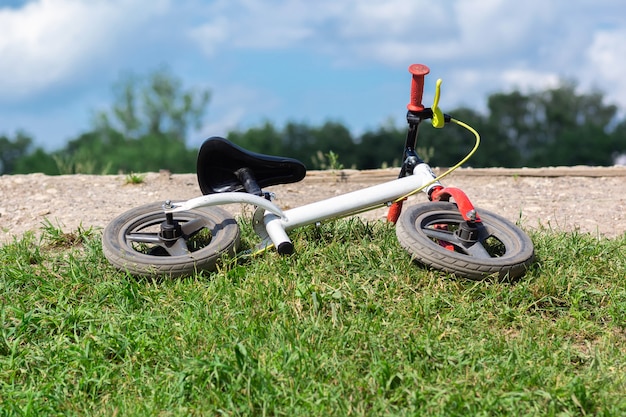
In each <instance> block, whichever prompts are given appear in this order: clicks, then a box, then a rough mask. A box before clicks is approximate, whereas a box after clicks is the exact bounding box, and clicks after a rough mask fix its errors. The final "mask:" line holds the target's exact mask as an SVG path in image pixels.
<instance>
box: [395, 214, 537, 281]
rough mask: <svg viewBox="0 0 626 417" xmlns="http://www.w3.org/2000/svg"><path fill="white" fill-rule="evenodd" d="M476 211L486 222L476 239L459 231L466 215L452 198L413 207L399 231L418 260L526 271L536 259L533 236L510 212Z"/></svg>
mask: <svg viewBox="0 0 626 417" xmlns="http://www.w3.org/2000/svg"><path fill="white" fill-rule="evenodd" d="M476 211H477V212H478V214H479V216H480V219H481V222H480V223H477V225H478V227H477V229H475V232H476V233H477V238H476V239H475V242H474V243H467V240H468V239H465V240H464V239H463V238H461V237H460V236H459V233H455V231H456V230H458V229H459V226H460V225H462V224H464V223H465V221H464V219H463V217H462V216H461V213H460V212H459V210H458V208H457V206H456V204H454V203H450V202H430V203H421V204H416V205H413V206H410V207H407V208H406V210H405V211H403V213H402V215H401V216H400V219H399V220H398V223H397V224H396V235H397V237H398V240H399V241H400V244H401V245H402V247H403V248H405V249H406V250H407V251H408V252H409V253H410V254H411V255H412V256H413V258H414V259H415V260H417V261H418V262H420V263H422V264H424V265H426V266H429V267H432V268H435V269H439V270H443V271H446V272H449V273H452V274H454V275H456V276H462V277H466V278H471V279H480V278H483V277H486V276H489V275H493V274H498V276H499V277H500V278H505V277H507V276H508V277H509V278H519V277H521V276H523V275H524V274H525V272H526V270H527V269H528V267H529V266H530V265H531V264H532V262H533V260H534V248H533V243H532V241H531V240H530V238H529V237H528V236H527V235H526V234H525V233H524V232H523V231H522V230H520V229H519V228H518V227H517V226H515V225H514V224H513V223H511V222H510V221H508V220H506V219H505V218H503V217H501V216H499V215H497V214H495V213H491V212H489V211H487V210H482V209H478V208H477V209H476ZM442 226H443V227H442ZM436 227H437V228H436ZM442 245H448V246H449V248H446V247H444V246H442ZM452 248H453V250H451V249H452Z"/></svg>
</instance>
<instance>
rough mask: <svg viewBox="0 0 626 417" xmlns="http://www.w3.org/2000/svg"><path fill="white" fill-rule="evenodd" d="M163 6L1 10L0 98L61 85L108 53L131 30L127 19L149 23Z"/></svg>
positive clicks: (127, 1) (126, 0)
mask: <svg viewBox="0 0 626 417" xmlns="http://www.w3.org/2000/svg"><path fill="white" fill-rule="evenodd" d="M142 3H143V4H142ZM146 4H149V5H150V7H143V6H145V5H146ZM166 6H167V1H156V2H155V1H150V0H146V1H143V2H138V1H131V0H118V1H105V0H93V1H88V2H86V1H79V0H39V1H33V2H29V3H27V4H26V5H24V6H23V7H22V8H20V9H11V8H3V9H0V27H1V28H2V37H0V56H1V57H2V59H1V60H0V73H1V74H2V77H1V78H0V91H2V92H3V93H0V94H2V95H3V96H5V97H6V96H7V95H9V96H12V97H23V96H29V95H31V94H35V93H37V92H40V91H41V90H44V89H46V88H48V87H49V86H51V85H54V84H55V83H59V82H65V81H66V80H68V79H70V78H71V77H72V76H75V75H76V74H79V73H80V71H81V70H83V69H84V67H85V66H88V65H89V64H90V62H93V61H94V60H97V61H100V59H98V58H99V57H100V56H101V55H106V54H109V53H110V51H111V49H112V48H113V46H114V45H115V44H116V42H117V41H119V39H120V38H121V37H122V38H123V37H124V36H125V35H127V34H128V31H129V30H128V29H129V26H131V27H132V25H127V24H126V21H128V20H130V21H131V22H132V21H134V22H135V23H137V22H138V21H142V20H148V19H150V18H151V17H153V16H154V15H155V13H157V14H158V13H162V12H163V10H164V9H165V8H166Z"/></svg>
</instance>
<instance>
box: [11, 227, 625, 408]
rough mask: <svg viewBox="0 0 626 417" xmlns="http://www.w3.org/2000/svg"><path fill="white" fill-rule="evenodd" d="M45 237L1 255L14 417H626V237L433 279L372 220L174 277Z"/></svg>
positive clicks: (550, 249) (556, 241)
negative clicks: (483, 274)
mask: <svg viewBox="0 0 626 417" xmlns="http://www.w3.org/2000/svg"><path fill="white" fill-rule="evenodd" d="M43 235H44V237H43V240H42V241H38V240H36V239H35V238H34V237H33V236H32V235H27V236H26V237H24V238H23V239H19V240H16V241H14V242H13V243H11V244H7V245H5V246H3V247H0V263H1V265H2V267H1V270H0V304H1V310H0V311H1V313H0V314H1V316H2V317H1V323H2V327H1V335H0V405H1V406H0V415H32V416H40V415H120V416H129V415H130V416H132V415H142V416H143V415H160V416H175V415H222V414H224V415H284V416H294V415H306V416H311V415H320V416H321V415H450V416H455V415H541V416H544V415H547V416H550V415H553V416H557V415H559V416H567V415H607V416H612V415H624V414H625V413H626V397H625V396H624V392H626V252H625V251H626V235H624V236H622V237H621V238H616V239H599V238H597V237H594V236H591V235H586V234H580V233H555V232H549V231H543V232H538V233H535V234H533V236H532V237H533V240H534V242H535V244H536V251H537V258H538V262H537V264H536V265H535V266H534V267H533V269H532V270H531V271H529V273H528V274H527V275H526V276H525V277H524V278H523V279H521V280H518V281H516V282H497V281H493V280H485V281H468V280H462V279H456V278H452V277H449V276H446V275H443V274H441V273H438V272H435V271H428V270H425V269H423V268H422V267H420V266H419V265H416V264H414V263H412V262H411V261H410V256H409V255H408V254H406V253H405V252H403V251H402V250H401V249H400V247H399V245H398V243H397V242H396V238H395V235H394V231H393V229H392V228H391V227H389V226H388V225H385V224H382V223H380V224H379V223H362V222H360V221H357V220H350V221H340V222H336V223H332V224H327V225H323V226H322V227H321V228H313V227H311V228H307V229H305V230H303V231H301V232H298V233H296V234H294V235H293V238H294V242H295V245H296V248H297V254H296V255H294V256H291V257H280V256H279V255H277V254H275V253H273V252H270V253H267V254H264V255H262V256H259V257H257V258H254V259H251V260H248V261H246V262H244V263H239V264H237V263H235V262H230V263H227V264H226V265H224V267H223V268H222V269H221V270H219V271H218V272H216V273H211V274H208V273H207V274H199V275H197V276H193V277H188V278H184V279H174V280H171V279H162V280H151V279H136V278H133V277H131V276H128V275H126V274H124V273H122V272H118V271H116V270H114V269H113V268H112V267H110V266H109V265H108V264H107V262H106V260H105V259H104V257H103V256H102V252H101V249H100V242H99V238H100V234H99V233H98V232H94V231H93V230H91V229H89V230H86V229H79V230H77V231H73V232H71V233H64V232H63V231H61V230H59V229H57V228H55V227H53V226H52V225H50V224H47V225H45V227H44V230H43ZM252 244H253V238H252V236H251V232H250V230H248V229H247V228H246V230H244V245H252Z"/></svg>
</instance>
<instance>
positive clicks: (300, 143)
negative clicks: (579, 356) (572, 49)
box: [0, 70, 626, 175]
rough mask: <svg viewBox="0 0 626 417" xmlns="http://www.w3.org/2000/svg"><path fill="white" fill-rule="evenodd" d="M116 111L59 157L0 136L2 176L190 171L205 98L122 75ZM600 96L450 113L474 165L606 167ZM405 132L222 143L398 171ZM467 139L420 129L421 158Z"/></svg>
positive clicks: (315, 164)
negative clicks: (191, 138) (477, 138)
mask: <svg viewBox="0 0 626 417" xmlns="http://www.w3.org/2000/svg"><path fill="white" fill-rule="evenodd" d="M113 91H114V103H113V105H112V106H111V108H110V109H108V110H105V111H101V112H100V113H98V114H97V115H96V116H95V117H94V120H93V122H92V126H91V128H90V129H89V130H88V131H86V132H84V133H82V134H80V135H79V136H77V137H76V138H73V139H70V140H69V141H68V142H67V143H66V145H65V146H64V147H63V148H61V149H59V150H56V151H52V152H46V151H45V150H43V149H42V148H41V147H36V146H34V140H33V138H32V137H31V136H29V135H28V134H27V133H25V132H24V131H18V132H16V133H15V134H14V135H13V136H9V135H6V134H3V135H0V174H23V173H32V172H42V173H44V174H49V175H57V174H73V173H87V174H114V173H130V172H150V171H158V170H161V169H166V170H169V171H171V172H175V173H189V172H195V164H196V155H197V149H195V148H192V147H188V146H187V145H186V143H185V138H186V137H188V135H189V133H190V132H191V131H193V130H194V129H196V128H198V127H199V126H200V125H201V122H202V120H203V119H204V117H205V114H206V110H207V107H208V103H209V100H210V91H209V90H207V89H185V88H183V86H182V83H181V81H180V80H179V79H178V78H177V77H175V76H174V75H172V74H171V73H170V72H169V71H167V70H159V71H155V72H154V73H152V74H150V75H149V76H148V77H144V78H140V77H137V76H133V75H130V76H126V77H124V78H122V79H121V80H120V81H118V82H117V83H116V84H115V85H114V88H113ZM618 110H619V109H618V108H617V106H615V105H612V104H606V103H605V100H604V95H603V93H602V92H600V91H592V92H586V93H580V92H578V91H577V85H576V83H575V82H568V81H563V82H561V83H560V85H558V86H557V87H555V88H551V89H547V90H544V91H534V92H528V93H523V92H521V91H519V90H516V91H512V92H508V93H495V94H492V95H490V96H489V97H488V100H487V111H486V112H478V111H476V110H474V109H470V108H458V109H452V110H447V109H446V113H449V114H451V115H452V116H453V117H455V118H457V119H459V120H463V121H465V122H466V123H468V124H470V125H471V126H473V127H474V128H476V129H477V130H478V131H479V132H480V134H481V140H482V142H481V147H480V148H479V150H478V152H477V153H476V154H475V155H474V156H473V157H472V159H470V161H469V162H468V165H470V166H473V167H494V166H497V167H543V166H559V165H564V166H571V165H605V166H606V165H613V164H614V163H615V162H616V160H617V159H618V158H620V157H621V158H624V156H625V155H626V120H624V119H620V117H619V112H618ZM405 137H406V126H405V125H400V126H398V125H396V124H395V123H393V122H391V121H389V122H387V123H383V124H382V125H381V126H379V127H377V128H375V129H373V130H370V131H366V132H364V133H362V134H360V135H354V134H352V133H351V132H350V130H349V129H348V128H347V127H346V126H345V125H344V124H342V123H341V122H339V121H327V122H325V123H323V124H321V125H317V126H312V125H309V124H305V123H300V122H295V121H292V122H288V123H286V124H285V125H284V126H282V127H279V126H276V125H275V124H273V123H272V122H269V121H267V122H265V123H263V124H261V125H258V126H254V127H251V128H249V129H245V130H241V129H239V130H233V131H231V132H229V133H228V134H227V139H229V140H231V141H233V142H234V143H236V144H238V145H240V146H242V147H244V148H246V149H249V150H251V151H254V152H259V153H267V154H272V155H281V156H289V157H293V158H297V159H299V160H301V161H302V162H304V163H305V164H306V165H307V167H308V168H309V169H325V168H329V167H345V168H355V169H376V168H381V167H386V166H399V164H400V163H401V160H400V158H401V156H402V146H403V144H404V140H405ZM473 144H474V141H473V136H472V135H471V133H469V132H467V131H465V130H464V129H461V128H459V127H456V126H453V125H451V126H446V127H445V128H444V129H434V128H433V127H432V126H430V124H429V123H422V126H421V127H420V134H419V140H418V153H419V154H420V156H422V158H423V159H425V160H427V161H428V162H430V163H431V164H432V165H434V166H451V165H453V164H456V163H457V162H458V161H459V160H461V159H462V158H463V157H464V156H465V155H466V154H467V153H468V152H469V150H470V149H471V148H472V147H473Z"/></svg>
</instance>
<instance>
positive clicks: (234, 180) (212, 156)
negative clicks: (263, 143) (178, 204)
mask: <svg viewBox="0 0 626 417" xmlns="http://www.w3.org/2000/svg"><path fill="white" fill-rule="evenodd" d="M242 169H246V171H247V173H248V174H252V177H253V178H254V180H256V183H257V184H258V186H259V187H261V188H263V187H269V186H271V185H278V184H288V183H292V182H298V181H300V180H302V179H303V178H304V176H305V175H306V167H305V166H304V164H303V163H302V162H300V161H298V160H297V159H293V158H284V157H279V156H271V155H263V154H259V153H255V152H250V151H247V150H245V149H243V148H241V147H239V146H237V145H235V144H234V143H232V142H230V141H228V140H226V139H224V138H221V137H218V136H214V137H211V138H209V139H207V140H205V141H204V143H203V144H202V146H201V147H200V151H199V152H198V163H197V175H198V184H199V185H200V190H202V194H214V193H224V192H231V191H243V192H245V191H246V188H245V187H244V184H243V182H242V176H241V172H242ZM248 176H249V175H248Z"/></svg>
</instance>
